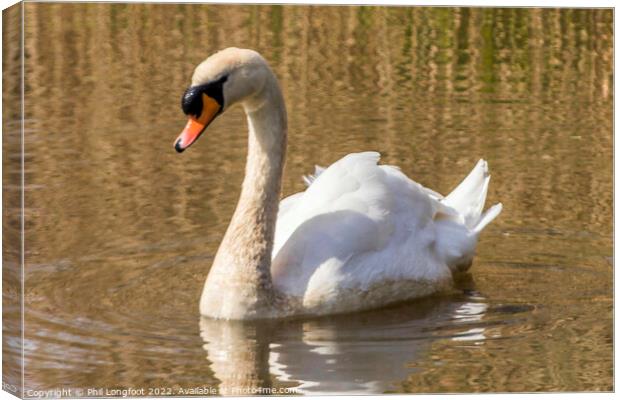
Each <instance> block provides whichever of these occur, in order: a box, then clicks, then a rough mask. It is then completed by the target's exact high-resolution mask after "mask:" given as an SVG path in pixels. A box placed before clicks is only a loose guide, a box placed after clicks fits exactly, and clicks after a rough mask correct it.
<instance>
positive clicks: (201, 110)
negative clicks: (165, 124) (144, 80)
mask: <svg viewBox="0 0 620 400" xmlns="http://www.w3.org/2000/svg"><path fill="white" fill-rule="evenodd" d="M270 74H271V72H270V69H269V66H268V65H267V62H266V61H265V59H264V58H263V57H262V56H261V55H260V54H258V53H257V52H255V51H253V50H247V49H237V48H234V47H230V48H227V49H225V50H221V51H219V52H217V53H215V54H213V55H211V56H210V57H209V58H207V59H206V60H204V61H203V62H201V63H200V64H199V65H198V66H197V67H196V69H195V70H194V75H193V76H192V84H191V86H190V87H189V88H187V90H186V91H185V93H184V94H183V98H182V99H181V107H182V108H183V112H184V113H185V115H187V116H188V117H189V121H188V122H187V125H185V128H184V129H183V132H181V134H180V135H179V137H178V138H177V140H176V141H175V143H174V148H175V149H176V150H177V151H178V152H179V153H180V152H182V151H183V150H185V149H186V148H188V147H189V146H190V145H191V144H192V143H194V142H195V141H196V140H197V139H198V137H199V136H200V135H201V134H202V132H204V130H205V129H206V128H207V126H209V124H210V123H211V122H212V121H213V120H214V119H215V118H216V117H217V116H218V115H220V114H221V113H223V112H224V111H225V110H227V109H228V108H229V107H230V106H232V105H233V104H235V103H239V102H244V101H249V100H251V99H252V98H253V97H255V96H256V94H257V93H259V92H260V91H261V89H262V88H263V86H264V84H265V82H266V80H267V79H268V77H269V76H270Z"/></svg>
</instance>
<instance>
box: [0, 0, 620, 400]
mask: <svg viewBox="0 0 620 400" xmlns="http://www.w3.org/2000/svg"><path fill="white" fill-rule="evenodd" d="M25 21H26V25H25V34H26V48H25V56H26V59H25V71H26V86H25V110H26V120H25V133H26V134H25V162H26V164H25V180H26V186H25V194H26V199H25V204H26V208H25V232H26V239H25V246H26V254H25V261H26V267H25V287H26V297H25V309H26V316H25V321H24V322H25V325H24V326H25V333H24V347H25V350H24V355H25V358H24V374H25V379H26V394H28V392H27V391H28V390H35V389H36V390H49V389H56V388H79V389H83V390H84V392H73V394H76V393H78V394H79V393H83V394H88V392H87V389H88V388H108V389H111V388H145V389H146V394H149V392H148V390H149V388H151V389H154V388H162V389H163V391H161V392H150V393H151V394H157V393H164V394H165V393H169V390H170V391H172V392H173V393H176V394H179V393H180V392H179V389H180V388H183V389H188V388H194V387H213V388H221V389H224V388H232V387H246V388H247V387H269V388H285V387H286V388H293V389H295V390H297V391H298V392H301V393H318V392H330V393H345V392H369V393H382V392H489V391H491V392H497V391H500V392H504V391H580V390H594V391H609V390H612V389H613V386H612V385H613V384H612V376H613V375H612V373H613V371H612V367H613V364H612V340H613V339H612V337H613V334H612V307H613V301H612V293H613V292H612V287H613V286H612V276H613V259H612V116H613V114H612V101H613V96H612V94H613V76H612V73H613V69H612V54H613V51H612V40H613V36H612V11H611V10H602V9H599V10H584V9H582V10H569V9H566V10H556V9H544V10H541V9H451V8H436V9H431V8H406V7H394V8H371V7H296V6H286V7H282V6H201V5H161V4H160V5H141V4H132V5H122V4H115V5H111V4H71V5H66V4H37V3H27V4H26V14H25ZM6 29H8V28H6ZM233 45H234V46H239V47H249V48H254V49H256V50H258V51H260V52H261V53H262V54H263V55H264V56H265V57H266V58H267V59H268V60H269V61H270V63H271V65H272V66H273V69H274V70H275V72H276V73H277V75H278V77H279V79H280V82H281V84H282V86H283V90H284V94H285V98H286V102H287V105H288V111H289V116H290V134H289V149H288V160H287V164H286V169H285V177H284V193H283V194H284V195H288V194H291V193H294V192H296V191H300V190H303V188H304V186H303V182H302V180H301V176H302V175H303V174H306V173H308V172H310V171H311V170H312V169H313V166H314V164H319V165H329V164H330V163H331V162H333V161H335V160H337V159H338V158H340V157H342V156H343V155H345V154H347V153H349V152H356V151H361V150H377V151H380V152H381V154H382V162H384V163H389V164H395V165H398V166H400V167H401V168H402V170H403V171H404V172H405V173H406V174H407V175H409V176H410V177H412V178H414V179H416V180H417V181H419V182H420V183H422V184H424V185H425V186H428V187H431V188H433V189H436V190H438V191H440V192H443V193H447V192H449V191H450V189H451V188H452V187H454V186H455V185H456V184H457V183H458V182H459V181H460V179H461V178H462V177H463V176H465V174H466V173H467V172H468V171H469V170H470V169H471V168H472V167H473V165H474V164H475V162H476V161H477V160H478V159H479V158H481V157H484V158H485V159H487V160H488V162H489V165H490V168H491V173H492V176H493V179H492V180H491V186H490V191H489V197H488V199H489V204H491V203H494V202H497V201H502V202H503V203H504V212H503V213H502V215H501V216H500V217H499V218H498V219H497V220H496V221H495V222H493V224H491V225H490V226H489V227H488V229H487V230H486V231H485V232H484V234H483V236H482V238H481V241H480V244H479V247H478V257H477V258H476V260H475V262H474V265H473V268H472V269H471V274H470V275H468V276H464V277H460V278H459V279H458V280H457V282H456V284H455V289H454V290H453V291H450V292H448V293H443V294H441V295H437V296H434V297H432V298H429V299H424V300H421V301H416V302H412V303H410V304H405V305H401V306H398V307H393V308H389V309H385V310H379V311H373V312H366V313H358V314H352V315H347V316H339V317H334V318H323V319H316V320H303V321H288V322H267V323H261V324H236V323H224V322H217V321H207V320H203V321H201V320H200V318H199V314H198V300H199V296H200V291H201V289H202V285H203V281H204V279H205V277H206V275H207V273H208V269H209V266H210V263H211V260H212V257H213V254H214V252H215V251H216V249H217V247H218V244H219V242H220V240H221V238H222V235H223V233H224V230H225V228H226V226H227V224H228V222H229V218H230V216H231V214H232V212H233V209H234V206H235V203H236V199H237V196H238V194H239V186H240V183H241V180H242V178H243V176H242V174H243V165H244V158H245V152H246V143H245V142H246V133H245V132H246V126H245V119H244V116H243V113H242V111H241V109H240V108H235V109H233V110H231V111H229V112H228V113H227V114H226V115H224V116H222V117H221V118H219V119H218V120H217V121H216V122H215V123H214V124H213V125H212V126H211V127H210V128H209V132H208V133H207V134H205V135H204V136H203V137H202V138H201V139H200V140H199V142H198V143H197V144H196V145H195V146H193V147H192V148H191V149H190V150H189V151H187V152H185V153H183V154H182V155H179V154H177V153H176V152H174V150H173V147H172V144H173V140H174V139H175V138H176V136H177V135H178V133H179V131H180V129H181V128H182V127H183V125H184V122H185V118H184V115H183V114H182V112H181V109H180V97H181V94H182V93H183V91H184V89H185V88H186V87H187V85H188V83H189V79H190V76H191V73H192V70H193V68H194V66H195V65H196V64H197V63H198V62H200V61H202V60H203V59H204V58H205V57H206V56H208V55H209V54H210V53H212V52H214V51H215V50H217V49H220V48H223V47H228V46H233ZM7 55H8V56H9V59H10V57H13V59H18V57H19V48H18V47H17V46H9V47H8V48H6V47H5V59H7ZM7 63H8V61H7ZM7 65H8V64H7ZM11 68H13V72H16V70H15V68H17V67H15V66H13V67H11ZM9 72H11V70H9ZM7 93H9V94H11V93H12V94H15V93H19V86H18V84H17V82H12V84H11V85H9V87H8V88H7ZM17 105H18V104H17V103H15V104H13V108H10V107H11V104H9V105H7V106H6V107H8V108H7V109H8V111H9V112H10V111H12V113H9V114H6V111H5V115H13V116H14V117H16V116H17V115H18V114H17V113H16V109H17ZM11 124H13V125H11ZM14 126H19V124H18V123H17V121H12V120H7V121H5V137H4V140H5V168H4V171H5V172H4V175H5V190H6V191H7V193H18V192H16V191H15V190H16V189H17V186H16V185H17V184H18V181H16V179H17V178H18V177H19V166H18V164H15V162H17V161H18V160H19V159H18V158H17V157H18V156H17V154H18V153H17V154H14V153H9V157H10V159H9V161H12V162H13V163H14V164H13V166H12V167H11V166H8V164H6V162H8V161H7V159H6V154H7V152H8V150H7V149H10V146H13V148H15V146H17V144H18V143H19V130H18V129H12V130H11V129H8V128H10V127H14ZM7 127H8V128H7ZM11 190H13V192H11ZM5 198H6V199H8V200H7V204H8V206H11V204H12V207H13V208H10V209H9V210H8V211H6V209H5V214H6V213H9V214H10V212H11V210H13V211H15V210H17V209H16V208H15V207H17V205H18V203H17V205H16V204H15V203H10V199H11V198H10V197H7V196H6V195H5ZM13 198H14V197H13ZM5 207H6V206H5ZM11 215H13V216H14V215H15V214H11ZM11 221H13V222H14V220H11V219H10V218H6V219H5V226H8V224H10V223H11ZM5 232H8V234H7V233H5V238H7V240H9V239H11V238H13V239H15V240H18V238H19V236H18V235H17V234H16V233H14V232H13V231H10V230H5ZM11 240H12V239H11ZM15 243H17V242H15ZM5 247H6V246H5ZM9 253H10V249H8V250H7V249H5V271H7V269H10V268H16V267H15V265H16V264H14V263H10V262H8V261H7V260H8V258H7V257H8V255H10V254H9ZM7 254H8V255H7ZM11 254H12V253H11ZM10 271H11V270H9V272H10ZM13 271H14V272H15V271H16V270H13ZM7 276H8V277H7ZM6 279H10V276H9V275H6V273H5V288H6V287H7V286H6V282H7V280H6ZM15 279H17V278H15ZM8 282H9V283H16V282H18V280H14V281H11V280H9V281H8ZM14 295H15V292H10V291H8V289H5V296H4V297H5V302H6V301H7V299H9V300H10V298H11V297H10V296H14ZM8 317H12V318H13V319H14V321H17V324H18V318H19V308H18V307H8V308H7V306H6V305H5V318H8ZM18 333H19V328H18V325H16V324H15V323H14V324H8V326H7V325H5V338H4V340H5V371H6V372H5V374H10V373H13V374H14V376H18V375H19V370H18V369H19V367H16V368H17V369H13V368H14V367H12V366H10V365H9V364H8V362H9V361H10V360H13V361H17V360H19V357H20V350H18V349H17V346H16V344H18V343H19V334H18ZM7 360H9V361H7ZM30 393H31V394H32V392H30Z"/></svg>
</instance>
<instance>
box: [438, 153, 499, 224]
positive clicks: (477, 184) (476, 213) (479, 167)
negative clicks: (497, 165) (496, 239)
mask: <svg viewBox="0 0 620 400" xmlns="http://www.w3.org/2000/svg"><path fill="white" fill-rule="evenodd" d="M490 179H491V175H489V167H488V165H487V162H486V161H484V160H480V161H478V163H477V164H476V166H475V167H474V169H473V170H472V171H471V172H470V173H469V175H467V177H466V178H465V179H463V182H461V183H460V184H459V185H458V186H457V187H456V189H454V190H453V191H452V193H450V194H449V195H448V196H447V197H446V198H445V199H444V200H443V201H442V202H443V203H444V204H445V205H447V206H449V207H452V208H454V209H455V210H456V211H457V212H458V213H459V214H460V215H461V216H462V218H463V223H464V224H465V226H467V228H469V229H474V227H476V226H477V224H478V222H479V221H480V214H481V213H482V209H483V208H484V202H485V200H486V198H487V190H488V188H489V180H490ZM500 210H501V209H500ZM488 222H490V221H488ZM488 222H487V223H488ZM485 225H486V224H485Z"/></svg>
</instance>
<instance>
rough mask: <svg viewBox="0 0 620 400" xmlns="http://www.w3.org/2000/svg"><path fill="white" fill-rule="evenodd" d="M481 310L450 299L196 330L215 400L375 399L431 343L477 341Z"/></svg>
mask: <svg viewBox="0 0 620 400" xmlns="http://www.w3.org/2000/svg"><path fill="white" fill-rule="evenodd" d="M487 308H488V305H487V304H486V303H485V302H484V298H482V297H479V298H471V297H467V298H465V297H464V296H456V297H454V296H453V297H439V298H431V299H426V300H422V301H418V302H414V303H411V304H408V305H403V306H399V307H394V308H389V309H382V310H377V311H372V312H365V313H358V314H351V315H340V316H332V317H329V318H320V319H313V320H305V321H261V322H230V321H216V320H211V319H205V318H202V319H201V321H200V328H201V335H202V338H203V339H204V341H205V345H204V349H205V350H206V351H207V358H208V359H209V361H210V362H211V368H212V369H213V372H214V374H215V377H216V378H217V379H218V380H219V381H220V382H221V383H220V392H221V393H222V394H233V395H234V394H237V395H240V394H248V393H242V392H239V391H240V390H246V391H247V390H248V389H250V390H252V389H258V388H281V387H291V388H294V390H295V391H296V392H301V393H312V394H320V393H339V394H343V393H383V392H385V391H387V390H392V389H395V388H397V385H398V384H399V382H401V381H403V380H405V379H406V378H407V376H409V375H410V374H411V373H413V372H415V370H414V368H413V367H412V366H411V364H412V363H415V362H416V361H418V360H420V359H421V358H423V357H426V356H427V354H426V353H427V352H428V351H429V347H430V345H431V343H432V342H433V341H435V340H437V339H445V338H447V337H448V338H451V339H455V340H472V341H481V340H484V338H485V336H484V328H480V327H479V325H477V324H476V323H475V322H477V321H480V320H481V319H482V318H483V316H484V313H485V311H486V310H487ZM472 323H474V324H473V327H472ZM474 330H475V332H474ZM250 393H252V392H250ZM254 393H260V392H257V391H254Z"/></svg>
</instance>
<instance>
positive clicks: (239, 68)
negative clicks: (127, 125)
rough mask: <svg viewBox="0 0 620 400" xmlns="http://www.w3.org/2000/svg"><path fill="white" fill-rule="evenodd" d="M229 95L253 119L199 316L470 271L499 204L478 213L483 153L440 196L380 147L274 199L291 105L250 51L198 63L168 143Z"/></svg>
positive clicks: (286, 311) (196, 129) (437, 286)
mask: <svg viewBox="0 0 620 400" xmlns="http://www.w3.org/2000/svg"><path fill="white" fill-rule="evenodd" d="M235 103H240V104H241V105H242V106H243V108H244V109H245V112H246V114H247V119H248V125H249V141H248V157H247V164H246V169H245V179H244V181H243V185H242V189H241V195H240V198H239V203H238V205H237V208H236V210H235V212H234V215H233V217H232V220H231V222H230V225H229V226H228V229H227V231H226V234H225V235H224V238H223V240H222V243H221V245H220V247H219V249H218V251H217V254H216V256H215V259H214V261H213V265H212V266H211V270H210V271H209V275H208V277H207V280H206V282H205V286H204V290H203V292H202V297H201V300H200V312H201V314H202V315H204V316H207V317H213V318H223V319H260V318H279V317H289V316H297V315H324V314H332V313H342V312H350V311H356V310H363V309H369V308H375V307H380V306H383V305H387V304H390V303H395V302H401V301H405V300H410V299H413V298H417V297H421V296H425V295H429V294H431V293H434V292H436V291H438V290H441V289H443V288H446V287H448V286H449V285H450V283H451V281H452V279H451V275H452V272H453V271H456V270H459V269H466V268H468V267H469V265H470V264H471V261H472V258H473V255H474V250H475V246H476V243H477V240H478V235H479V234H480V232H481V231H482V229H483V228H484V227H485V226H486V225H487V224H488V223H489V222H491V221H492V220H493V219H494V218H495V217H496V216H497V215H498V214H499V213H500V211H501V209H502V205H501V204H497V205H495V206H493V207H491V208H490V209H489V210H487V211H486V212H485V213H484V214H481V212H482V208H483V206H484V202H485V198H486V193H487V187H488V183H489V174H488V170H487V164H486V162H484V161H483V160H480V161H479V162H478V164H477V165H476V167H475V168H474V169H473V171H472V172H471V173H470V174H469V176H467V178H465V180H464V181H463V182H462V183H461V184H460V185H459V186H458V187H457V188H456V189H455V190H454V191H453V192H452V193H451V194H450V195H449V196H447V197H445V198H444V197H442V196H441V195H439V194H437V193H436V192H434V191H432V190H429V189H426V188H424V187H423V186H421V185H420V184H418V183H416V182H414V181H412V180H410V179H409V178H407V177H406V176H405V175H404V174H403V173H402V172H400V170H398V169H397V168H395V167H391V166H386V165H377V162H378V161H379V154H378V153H375V152H365V153H357V154H349V155H347V156H346V157H344V158H342V159H340V160H339V161H337V162H335V163H334V164H332V165H331V166H329V167H328V168H326V169H324V170H323V169H319V170H318V171H317V172H316V173H315V175H314V176H311V177H308V178H306V179H307V183H309V187H308V189H307V190H306V191H305V192H302V193H297V194H294V195H292V196H290V197H287V198H286V199H284V200H282V201H281V202H279V195H280V186H281V178H282V169H283V165H284V155H285V149H286V135H287V121H286V109H285V106H284V100H283V97H282V93H281V91H280V88H279V85H278V82H277V79H276V77H275V75H274V74H273V72H272V71H271V69H270V68H269V66H268V64H267V62H266V61H265V60H264V59H263V57H261V56H260V54H258V53H257V52H255V51H252V50H244V49H237V48H228V49H226V50H222V51H220V52H218V53H216V54H214V55H212V56H210V57H209V58H207V59H206V60H205V61H203V62H202V63H201V64H200V65H198V67H196V69H195V71H194V75H193V77H192V83H191V86H190V87H189V88H188V89H187V90H186V92H185V94H184V95H183V99H182V107H183V111H184V112H185V114H187V115H188V116H189V121H188V123H187V125H186V126H185V129H184V130H183V132H182V133H181V135H180V136H179V137H178V139H177V140H176V141H175V148H176V150H177V151H179V152H181V151H183V150H185V149H186V148H187V147H189V146H190V145H191V144H192V143H194V142H195V141H196V139H197V138H198V137H199V136H200V134H201V133H202V132H203V131H204V130H205V128H206V127H207V126H208V125H209V123H210V122H211V121H212V120H213V119H214V118H215V117H216V116H218V115H219V114H221V113H222V112H224V111H225V110H226V109H228V108H229V107H231V106H232V105H233V104H235ZM278 209H279V211H278Z"/></svg>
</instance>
